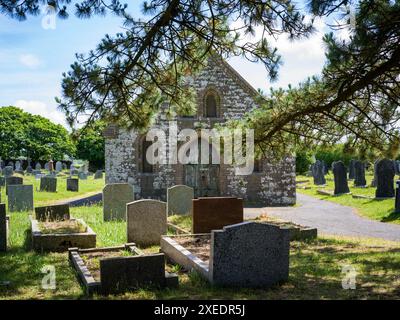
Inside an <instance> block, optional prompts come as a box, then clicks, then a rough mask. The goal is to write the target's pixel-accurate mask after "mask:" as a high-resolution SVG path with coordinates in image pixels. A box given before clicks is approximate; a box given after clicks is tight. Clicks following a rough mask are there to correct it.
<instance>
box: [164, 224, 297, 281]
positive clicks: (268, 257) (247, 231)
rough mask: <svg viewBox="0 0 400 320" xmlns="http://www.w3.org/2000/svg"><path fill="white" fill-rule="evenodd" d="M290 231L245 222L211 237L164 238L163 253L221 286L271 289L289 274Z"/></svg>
mask: <svg viewBox="0 0 400 320" xmlns="http://www.w3.org/2000/svg"><path fill="white" fill-rule="evenodd" d="M289 243H290V231H289V229H287V228H283V227H280V226H277V225H272V224H267V223H256V222H243V223H239V224H235V225H230V226H226V227H224V228H223V230H213V231H212V232H211V234H193V235H176V236H163V237H162V238H161V251H162V252H164V253H165V255H166V256H167V257H168V259H170V260H171V261H173V262H175V263H178V264H180V265H181V266H183V267H184V268H185V269H187V270H196V271H197V272H198V273H199V274H200V275H201V276H203V277H204V278H205V279H207V280H208V281H209V282H210V283H212V284H215V285H220V286H233V287H251V288H257V287H261V288H268V287H270V286H272V285H275V284H278V283H281V282H284V281H286V280H287V279H288V275H289Z"/></svg>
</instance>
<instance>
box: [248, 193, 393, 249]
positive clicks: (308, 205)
mask: <svg viewBox="0 0 400 320" xmlns="http://www.w3.org/2000/svg"><path fill="white" fill-rule="evenodd" d="M297 202H298V204H300V206H297V207H266V208H245V217H246V218H255V217H257V216H259V215H260V214H266V215H268V216H272V217H276V218H280V219H283V220H286V221H292V222H294V223H297V224H300V225H305V226H310V227H316V228H318V232H320V233H325V234H333V235H342V236H351V237H364V238H382V239H385V240H392V241H400V225H395V224H391V223H383V222H379V221H374V220H369V219H366V218H363V217H360V216H359V215H358V214H357V213H356V212H355V210H354V209H353V208H351V207H346V206H343V205H340V204H337V203H334V202H329V201H324V200H320V199H316V198H313V197H311V196H307V195H304V194H301V193H297Z"/></svg>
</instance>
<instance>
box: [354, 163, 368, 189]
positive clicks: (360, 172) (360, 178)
mask: <svg viewBox="0 0 400 320" xmlns="http://www.w3.org/2000/svg"><path fill="white" fill-rule="evenodd" d="M366 185H367V181H366V180H365V165H364V162H362V161H358V160H356V161H354V186H355V187H365V186H366Z"/></svg>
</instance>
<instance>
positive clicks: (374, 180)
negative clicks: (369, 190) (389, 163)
mask: <svg viewBox="0 0 400 320" xmlns="http://www.w3.org/2000/svg"><path fill="white" fill-rule="evenodd" d="M378 161H379V160H375V162H374V177H373V179H372V180H371V187H376V182H377V175H376V165H377V164H378Z"/></svg>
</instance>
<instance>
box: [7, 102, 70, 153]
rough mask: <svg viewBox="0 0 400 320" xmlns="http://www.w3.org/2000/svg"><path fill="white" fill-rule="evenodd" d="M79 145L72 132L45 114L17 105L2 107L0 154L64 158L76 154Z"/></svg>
mask: <svg viewBox="0 0 400 320" xmlns="http://www.w3.org/2000/svg"><path fill="white" fill-rule="evenodd" d="M74 153H75V146H74V144H73V142H72V140H71V139H70V135H69V133H68V131H67V130H66V129H65V128H64V127H63V126H61V125H57V124H54V123H52V122H51V121H50V120H48V119H46V118H43V117H41V116H37V115H32V114H30V113H27V112H24V111H22V110H21V109H19V108H17V107H1V108H0V157H1V158H3V159H17V158H19V157H29V158H31V159H32V160H49V159H50V158H52V159H57V160H62V159H63V158H64V155H68V156H72V155H74Z"/></svg>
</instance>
